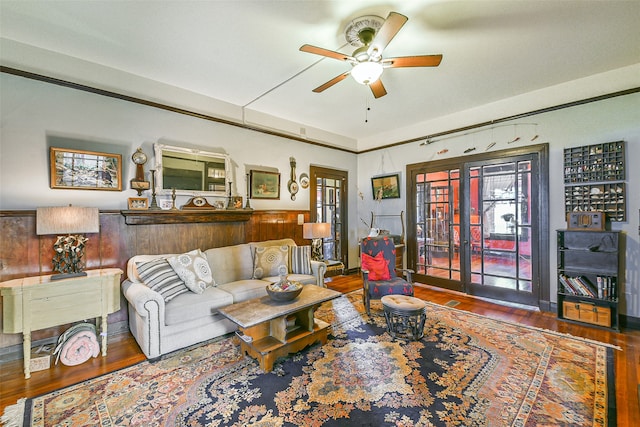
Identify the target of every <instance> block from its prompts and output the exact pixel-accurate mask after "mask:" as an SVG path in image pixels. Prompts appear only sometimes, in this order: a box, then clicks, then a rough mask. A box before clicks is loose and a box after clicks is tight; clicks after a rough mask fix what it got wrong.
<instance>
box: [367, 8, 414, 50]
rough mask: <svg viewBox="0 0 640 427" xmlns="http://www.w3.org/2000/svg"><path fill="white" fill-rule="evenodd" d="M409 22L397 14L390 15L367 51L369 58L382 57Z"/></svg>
mask: <svg viewBox="0 0 640 427" xmlns="http://www.w3.org/2000/svg"><path fill="white" fill-rule="evenodd" d="M408 20H409V18H407V17H406V16H404V15H401V14H399V13H397V12H391V13H389V16H387V19H386V20H385V21H384V24H382V27H380V29H379V30H378V32H377V33H376V36H375V37H374V38H373V41H372V42H371V44H370V45H369V49H367V53H368V54H369V56H370V57H374V58H375V57H379V56H380V55H382V51H383V50H384V49H385V48H386V47H387V45H388V44H389V42H391V40H392V39H393V38H394V37H395V36H396V34H398V31H400V28H402V26H403V25H404V24H405V22H407V21H408Z"/></svg>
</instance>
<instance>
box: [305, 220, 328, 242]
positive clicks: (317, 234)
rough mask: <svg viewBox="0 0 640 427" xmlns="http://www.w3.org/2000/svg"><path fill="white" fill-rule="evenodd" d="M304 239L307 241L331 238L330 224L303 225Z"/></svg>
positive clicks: (314, 223) (312, 223) (308, 223)
mask: <svg viewBox="0 0 640 427" xmlns="http://www.w3.org/2000/svg"><path fill="white" fill-rule="evenodd" d="M302 237H304V238H305V239H321V238H323V237H331V224H329V223H328V222H307V223H304V224H302Z"/></svg>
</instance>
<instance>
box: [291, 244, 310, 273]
mask: <svg viewBox="0 0 640 427" xmlns="http://www.w3.org/2000/svg"><path fill="white" fill-rule="evenodd" d="M289 251H290V252H291V263H290V264H289V266H290V267H291V272H292V273H294V274H311V273H312V272H311V246H289Z"/></svg>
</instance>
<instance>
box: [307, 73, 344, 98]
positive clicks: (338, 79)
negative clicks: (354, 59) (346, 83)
mask: <svg viewBox="0 0 640 427" xmlns="http://www.w3.org/2000/svg"><path fill="white" fill-rule="evenodd" d="M349 73H351V71H346V72H344V73H342V74H340V75H339V76H336V77H334V78H332V79H331V80H329V81H328V82H326V83H325V84H323V85H320V86H318V87H317V88H315V89H314V90H313V91H314V92H315V93H320V92H322V91H323V90H326V89H329V88H330V87H331V86H333V85H334V84H336V83H339V82H341V81H343V80H344V79H346V78H347V76H349Z"/></svg>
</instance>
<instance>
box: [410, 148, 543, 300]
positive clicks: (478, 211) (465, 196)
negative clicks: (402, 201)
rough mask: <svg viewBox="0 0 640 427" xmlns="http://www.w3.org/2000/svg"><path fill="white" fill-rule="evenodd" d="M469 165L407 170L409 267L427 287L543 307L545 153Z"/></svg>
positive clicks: (478, 158)
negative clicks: (541, 255) (543, 176)
mask: <svg viewBox="0 0 640 427" xmlns="http://www.w3.org/2000/svg"><path fill="white" fill-rule="evenodd" d="M545 152H546V151H545ZM463 160H466V161H456V160H455V159H454V160H451V161H448V162H433V163H427V164H421V165H409V166H408V167H407V176H409V177H410V180H409V183H408V187H409V188H408V190H407V194H409V195H410V196H409V202H408V205H409V206H408V207H407V211H408V213H409V214H408V216H407V223H408V224H409V227H408V229H409V231H410V233H412V234H413V235H411V234H410V235H408V239H407V243H408V265H409V268H412V269H413V270H414V271H415V272H416V275H415V277H416V281H418V282H421V283H427V284H431V285H435V286H440V287H444V288H447V289H453V290H456V291H461V292H465V293H468V294H472V295H478V296H485V297H489V298H495V299H500V300H504V301H511V302H517V303H522V304H528V305H538V303H539V301H540V298H541V292H540V285H541V277H542V276H543V275H541V271H543V270H544V268H545V265H546V268H547V271H548V265H547V263H544V262H543V261H542V260H541V259H540V257H539V254H540V247H541V244H540V236H544V235H548V230H547V231H546V232H545V233H547V234H544V233H542V230H543V229H546V228H547V227H546V226H544V225H543V224H546V223H547V220H546V216H545V215H544V214H545V212H546V208H544V206H546V202H545V204H543V203H541V198H540V190H541V189H542V188H543V187H544V186H543V185H541V183H543V182H546V181H545V180H541V179H540V177H541V170H543V169H544V170H546V168H541V167H540V155H539V153H537V152H533V153H529V154H520V153H519V152H517V151H514V154H513V155H508V153H507V152H504V153H503V155H501V156H500V157H497V158H486V157H485V156H476V157H475V158H470V159H466V158H465V159H463ZM544 200H545V201H546V198H544ZM542 240H546V239H542ZM547 245H548V242H547ZM542 246H543V247H544V246H545V245H544V244H543V245H542Z"/></svg>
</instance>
